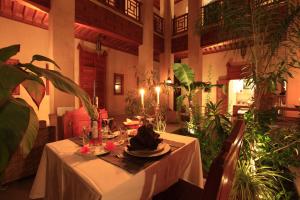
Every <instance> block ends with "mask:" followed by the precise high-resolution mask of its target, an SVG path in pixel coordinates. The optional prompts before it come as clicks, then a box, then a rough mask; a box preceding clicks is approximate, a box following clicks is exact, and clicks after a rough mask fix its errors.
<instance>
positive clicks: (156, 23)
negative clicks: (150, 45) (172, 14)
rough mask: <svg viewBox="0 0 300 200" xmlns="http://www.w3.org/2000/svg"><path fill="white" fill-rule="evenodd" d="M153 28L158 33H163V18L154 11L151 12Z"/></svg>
mask: <svg viewBox="0 0 300 200" xmlns="http://www.w3.org/2000/svg"><path fill="white" fill-rule="evenodd" d="M153 29H154V32H156V33H158V34H160V35H163V34H164V19H163V18H162V17H161V16H159V15H157V14H155V13H153Z"/></svg>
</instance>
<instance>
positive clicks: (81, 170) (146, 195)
mask: <svg viewBox="0 0 300 200" xmlns="http://www.w3.org/2000/svg"><path fill="white" fill-rule="evenodd" d="M160 138H162V139H163V142H165V143H167V144H168V145H169V146H170V147H171V148H170V151H169V152H168V153H166V154H164V155H161V156H158V157H154V158H153V157H151V158H148V157H146V158H135V157H134V156H131V155H128V154H127V153H125V152H124V148H125V147H123V146H122V147H120V148H119V149H118V150H115V151H114V150H113V151H111V152H109V153H108V154H105V155H102V156H89V157H86V156H82V155H80V154H78V149H79V148H80V145H79V143H76V141H75V142H74V140H72V139H65V140H60V141H56V142H53V143H48V144H47V145H46V146H45V147H44V150H43V154H42V158H41V160H40V164H39V168H38V171H37V174H36V177H35V180H34V183H33V185H32V188H31V192H30V196H29V197H30V198H31V199H37V198H44V199H49V200H73V199H74V200H76V199H78V200H82V199H84V200H100V199H101V200H148V199H152V197H153V196H154V195H156V194H158V193H160V192H162V191H164V190H165V189H167V188H168V187H170V186H171V185H172V184H174V183H176V182H177V181H178V179H184V180H186V181H189V182H191V183H193V184H195V185H197V186H199V187H203V173H202V164H201V153H200V145H199V142H198V139H197V138H194V137H188V136H183V135H177V134H172V133H165V132H164V133H161V134H160ZM120 153H121V154H122V156H118V155H120Z"/></svg>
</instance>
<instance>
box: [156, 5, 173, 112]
mask: <svg viewBox="0 0 300 200" xmlns="http://www.w3.org/2000/svg"><path fill="white" fill-rule="evenodd" d="M173 11H174V0H161V10H160V12H161V16H163V18H164V52H163V53H161V55H160V72H159V75H160V82H164V81H165V80H167V79H168V78H169V77H170V78H171V79H172V81H174V80H173V77H174V75H173V74H174V73H173V66H172V64H173V63H174V56H173V54H172V27H173V21H172V18H173V16H174V12H173ZM167 101H168V107H169V108H170V109H172V108H173V90H170V91H169V94H168V97H167Z"/></svg>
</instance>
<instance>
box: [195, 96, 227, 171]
mask: <svg viewBox="0 0 300 200" xmlns="http://www.w3.org/2000/svg"><path fill="white" fill-rule="evenodd" d="M221 104H222V102H221V101H220V102H218V103H216V104H214V103H213V102H209V103H207V104H206V108H207V112H206V113H205V115H204V116H202V117H201V121H202V123H201V126H198V127H197V129H196V130H197V131H196V135H197V137H198V139H199V142H200V146H201V149H200V150H201V155H202V163H203V169H204V171H205V172H206V173H207V172H208V170H209V168H210V165H211V163H212V161H213V160H214V159H215V157H216V156H217V155H218V153H219V152H220V150H221V148H222V145H223V142H224V141H225V139H226V137H227V136H228V134H229V133H230V131H231V128H232V123H231V121H230V120H229V116H228V115H224V114H222V113H221V112H220V106H221Z"/></svg>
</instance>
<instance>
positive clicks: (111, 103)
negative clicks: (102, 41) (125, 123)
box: [106, 49, 138, 115]
mask: <svg viewBox="0 0 300 200" xmlns="http://www.w3.org/2000/svg"><path fill="white" fill-rule="evenodd" d="M107 53H108V56H107V73H106V75H107V86H108V88H107V90H106V91H107V101H106V102H107V109H108V111H109V114H111V115H119V114H125V97H126V94H127V92H128V91H132V90H137V85H136V77H135V71H136V66H137V64H138V57H137V56H134V55H131V54H128V53H124V52H121V51H117V50H114V49H108V50H107ZM114 73H119V74H124V95H114V91H113V78H114V77H113V76H114Z"/></svg>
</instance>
